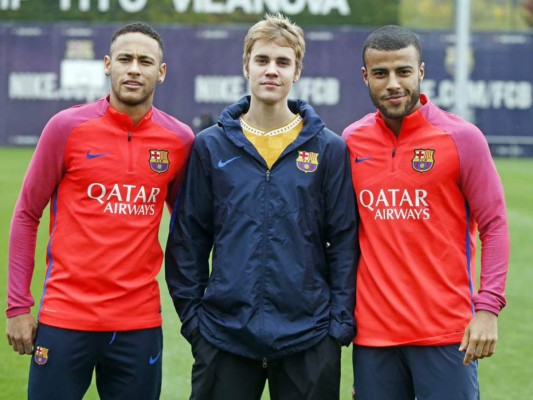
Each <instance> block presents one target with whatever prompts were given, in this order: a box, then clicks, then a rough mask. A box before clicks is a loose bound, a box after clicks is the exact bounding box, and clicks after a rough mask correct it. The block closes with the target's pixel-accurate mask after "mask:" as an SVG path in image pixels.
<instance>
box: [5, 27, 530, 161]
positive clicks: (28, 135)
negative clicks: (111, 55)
mask: <svg viewBox="0 0 533 400" xmlns="http://www.w3.org/2000/svg"><path fill="white" fill-rule="evenodd" d="M117 27H118V25H83V24H53V25H45V24H40V25H38V24H37V25H32V24H14V23H13V24H10V23H2V24H0V60H2V62H1V68H0V115H1V118H0V145H34V144H35V143H36V141H37V139H38V137H39V135H40V132H41V130H42V128H43V127H44V125H45V124H46V122H47V121H48V119H49V118H50V117H51V116H52V115H53V114H55V113H56V112H58V111H60V110H62V109H64V108H67V107H70V106H72V105H76V104H81V103H85V102H89V101H93V100H95V99H97V98H100V97H103V96H105V95H106V94H107V93H108V91H109V82H108V78H106V76H105V75H104V67H103V57H104V55H105V54H107V53H108V48H109V41H110V37H111V35H112V33H113V31H114V30H115V29H116V28H117ZM155 27H156V28H157V29H158V31H159V32H160V33H161V35H162V37H163V40H164V42H165V49H164V61H165V62H166V63H167V77H166V80H165V82H164V84H162V85H160V86H158V87H157V90H156V95H155V105H156V106H157V107H159V108H161V109H162V110H164V111H166V112H168V113H169V114H172V115H174V116H175V117H176V118H178V119H180V120H181V121H183V122H185V123H187V124H189V125H191V126H192V127H193V129H194V130H195V131H198V129H200V128H201V126H202V118H201V117H202V116H205V115H211V116H212V118H215V119H216V117H217V116H218V114H220V112H221V111H222V110H223V109H224V107H225V106H227V105H228V104H230V103H232V102H233V101H235V100H237V99H239V98H240V97H241V96H243V95H246V94H248V87H247V84H246V80H245V79H244V77H243V75H242V44H243V39H244V36H245V34H246V31H247V29H248V27H247V26H234V27H228V26H224V27H222V26H194V27H193V26H171V25H160V26H157V25H156V26H155ZM369 33H370V30H368V29H347V28H342V29H338V30H333V29H310V28H307V29H306V44H307V49H306V56H305V59H304V69H303V74H302V77H301V79H300V80H299V81H298V83H297V84H296V85H295V87H294V89H293V92H292V94H291V97H297V98H301V99H304V100H307V101H309V102H310V103H311V104H312V105H313V106H314V107H315V109H316V110H317V111H318V113H319V114H320V115H321V116H322V118H323V119H324V121H325V122H326V124H327V125H328V126H329V127H330V128H331V129H333V130H334V131H336V132H337V133H339V134H340V133H341V132H342V130H343V128H344V127H345V126H347V125H348V124H350V123H351V122H353V121H354V120H356V119H359V118H360V117H361V116H363V115H364V114H366V113H368V112H373V110H374V107H373V105H372V103H371V102H370V99H369V96H368V93H367V89H366V87H365V85H364V83H363V80H362V77H361V66H362V60H361V48H362V45H363V42H364V40H365V38H366V36H367V35H368V34H369ZM417 34H418V35H419V37H420V40H421V42H422V47H423V51H424V54H423V60H424V61H425V65H426V75H425V78H424V80H423V82H422V91H423V92H424V93H426V94H427V95H428V96H429V97H430V99H431V100H432V101H433V102H434V103H436V104H437V105H439V106H441V107H442V108H444V109H452V108H453V105H454V98H455V97H454V96H455V89H454V76H453V73H454V63H455V52H454V40H455V39H454V35H453V34H452V33H450V32H417ZM471 39H472V40H471V47H470V57H469V81H468V85H467V87H466V88H464V91H465V93H464V95H465V96H467V98H468V103H469V105H470V107H471V109H472V116H473V121H472V122H474V123H475V124H476V125H477V126H479V128H480V129H481V130H482V131H483V132H484V134H485V135H486V137H487V139H488V141H489V143H490V145H491V150H492V152H493V154H494V155H497V156H533V73H532V71H533V35H532V34H523V33H521V34H514V33H513V34H510V33H475V34H473V35H472V37H471ZM512 60H516V62H512Z"/></svg>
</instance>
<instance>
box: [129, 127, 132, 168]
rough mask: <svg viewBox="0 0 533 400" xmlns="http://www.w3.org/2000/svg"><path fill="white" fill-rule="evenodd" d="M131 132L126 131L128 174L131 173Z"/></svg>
mask: <svg viewBox="0 0 533 400" xmlns="http://www.w3.org/2000/svg"><path fill="white" fill-rule="evenodd" d="M131 136H132V135H131V131H128V172H132V171H133V156H132V154H133V149H132V146H133V144H132V143H131Z"/></svg>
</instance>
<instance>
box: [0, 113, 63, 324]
mask: <svg viewBox="0 0 533 400" xmlns="http://www.w3.org/2000/svg"><path fill="white" fill-rule="evenodd" d="M61 121H62V117H60V116H57V115H56V116H55V117H53V118H52V119H51V120H50V121H49V122H48V124H47V125H46V126H45V128H44V130H43V132H42V134H41V137H40V139H39V143H38V144H37V147H36V148H35V152H34V154H33V158H32V160H31V163H30V165H29V167H28V170H27V172H26V176H25V177H24V182H23V184H22V189H21V191H20V195H19V198H18V201H17V204H16V206H15V211H14V213H13V219H12V221H11V230H10V234H9V261H8V285H7V309H6V315H7V317H8V318H11V317H15V316H17V315H20V314H25V313H28V312H30V308H31V307H32V306H33V305H34V300H33V297H32V295H31V293H30V284H31V280H32V276H33V271H34V267H35V246H36V241H37V230H38V227H39V223H40V220H41V217H42V214H43V211H44V209H45V208H46V206H47V205H48V203H49V201H50V198H51V196H52V195H53V193H54V191H55V190H56V189H57V186H58V185H59V182H60V181H61V179H62V177H63V172H64V168H65V165H64V161H65V157H64V152H65V146H66V141H67V138H68V134H69V130H67V129H65V127H64V126H62V122H61Z"/></svg>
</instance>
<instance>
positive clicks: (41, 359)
mask: <svg viewBox="0 0 533 400" xmlns="http://www.w3.org/2000/svg"><path fill="white" fill-rule="evenodd" d="M33 360H34V361H35V363H36V364H38V365H44V364H46V362H47V361H48V349H47V348H46V347H41V346H37V348H36V349H35V356H34V357H33Z"/></svg>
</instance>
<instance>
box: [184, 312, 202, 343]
mask: <svg viewBox="0 0 533 400" xmlns="http://www.w3.org/2000/svg"><path fill="white" fill-rule="evenodd" d="M197 333H198V318H196V317H194V318H191V319H190V320H189V321H187V322H186V323H184V324H183V325H182V326H181V334H182V335H183V337H184V338H185V339H186V340H187V341H188V342H189V343H190V344H192V341H193V340H194V338H195V337H196V334H197Z"/></svg>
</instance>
